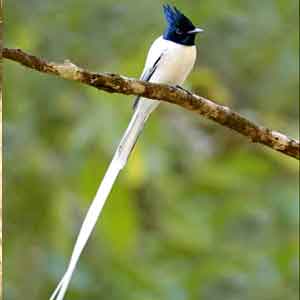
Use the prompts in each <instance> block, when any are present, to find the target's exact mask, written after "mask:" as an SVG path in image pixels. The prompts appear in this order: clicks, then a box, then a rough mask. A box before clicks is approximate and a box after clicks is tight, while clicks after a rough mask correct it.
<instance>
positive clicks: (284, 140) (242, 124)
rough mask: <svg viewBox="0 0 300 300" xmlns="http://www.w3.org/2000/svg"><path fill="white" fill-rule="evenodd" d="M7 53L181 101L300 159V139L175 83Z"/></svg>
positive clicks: (48, 68) (113, 89)
mask: <svg viewBox="0 0 300 300" xmlns="http://www.w3.org/2000/svg"><path fill="white" fill-rule="evenodd" d="M3 57H5V58H7V59H10V60H14V61H16V62H19V63H21V64H22V65H24V66H26V67H28V68H31V69H34V70H37V71H40V72H43V73H47V74H53V75H56V76H59V77H62V78H65V79H68V80H74V81H79V82H82V83H84V84H87V85H90V86H93V87H95V88H97V89H99V90H104V91H106V92H110V93H121V94H125V95H137V96H143V97H145V98H150V99H156V100H161V101H166V102H169V103H173V104H177V105H179V106H181V107H183V108H185V109H187V110H190V111H193V112H195V113H197V114H199V115H201V116H204V117H205V118H208V119H210V120H213V121H215V122H217V123H219V124H221V125H222V126H225V127H228V128H230V129H232V130H234V131H236V132H238V133H240V134H242V135H244V136H246V137H247V138H248V139H249V140H250V141H252V142H254V143H260V144H263V145H265V146H267V147H269V148H271V149H274V150H276V151H279V152H281V153H284V154H286V155H288V156H290V157H294V158H296V159H300V144H299V141H297V140H295V139H292V138H289V137H288V136H286V135H284V134H282V133H280V132H277V131H274V130H271V129H269V128H266V127H263V126H260V125H258V124H255V123H254V122H252V121H250V120H248V119H247V118H245V117H243V116H242V115H240V114H238V113H236V112H234V111H232V110H231V109H230V108H229V107H226V106H222V105H219V104H217V103H215V102H214V101H212V100H208V99H205V98H204V97H201V96H198V95H195V94H192V93H189V92H186V91H184V90H181V89H179V88H176V87H174V86H169V85H163V84H155V83H150V82H145V81H141V80H136V79H132V78H127V77H124V76H120V75H117V74H111V73H93V72H89V71H87V70H84V69H82V68H79V67H78V66H76V65H74V64H73V63H71V62H70V61H68V60H67V61H65V62H64V63H62V64H60V63H53V62H47V61H46V60H43V59H41V58H38V57H36V56H33V55H30V54H28V53H25V52H24V51H22V50H20V49H8V48H4V49H3Z"/></svg>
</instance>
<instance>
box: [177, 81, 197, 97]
mask: <svg viewBox="0 0 300 300" xmlns="http://www.w3.org/2000/svg"><path fill="white" fill-rule="evenodd" d="M176 87H177V88H178V89H180V90H182V91H184V92H186V93H188V94H189V95H190V96H193V93H191V92H190V91H188V90H186V89H185V88H184V87H182V86H181V85H178V84H177V85H176Z"/></svg>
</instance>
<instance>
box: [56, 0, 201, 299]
mask: <svg viewBox="0 0 300 300" xmlns="http://www.w3.org/2000/svg"><path fill="white" fill-rule="evenodd" d="M163 9H164V15H165V18H166V21H167V28H166V30H165V32H164V34H163V35H162V36H160V37H159V38H157V39H156V40H155V41H154V43H153V44H152V46H151V47H150V50H149V53H148V56H147V59H146V63H145V67H144V71H143V73H142V76H141V80H145V81H150V82H155V83H164V84H170V85H176V86H180V85H181V84H182V83H183V82H184V81H185V79H186V78H187V76H188V75H189V73H190V72H191V70H192V68H193V66H194V63H195V60H196V46H195V37H196V34H197V33H199V32H202V31H203V30H202V29H200V28H196V27H195V26H194V25H193V23H192V22H191V21H190V20H189V19H188V18H187V17H186V16H185V15H183V14H182V13H181V12H180V11H179V10H178V9H177V8H176V7H171V6H169V5H164V6H163ZM159 103H160V102H159V101H156V100H149V99H146V98H141V97H138V98H137V99H136V101H135V104H134V114H133V116H132V119H131V121H130V123H129V125H128V127H127V129H126V131H125V133H124V135H123V137H122V140H121V142H120V144H119V146H118V148H117V150H116V152H115V155H114V157H113V159H112V161H111V163H110V165H109V167H108V170H107V172H106V174H105V176H104V178H103V180H102V182H101V184H100V187H99V188H98V191H97V193H96V196H95V198H94V200H93V202H92V204H91V206H90V208H89V210H88V212H87V214H86V217H85V219H84V221H83V224H82V226H81V229H80V232H79V235H78V237H77V240H76V243H75V246H74V249H73V253H72V256H71V259H70V261H69V265H68V268H67V270H66V272H65V274H64V275H63V277H62V279H61V281H60V282H59V284H58V285H57V287H56V289H55V291H54V292H53V294H52V296H51V298H50V300H63V298H64V295H65V293H66V290H67V288H68V285H69V282H70V280H71V277H72V274H73V272H74V270H75V268H76V265H77V262H78V260H79V257H80V255H81V252H82V250H83V249H84V247H85V245H86V243H87V241H88V239H89V237H90V235H91V233H92V230H93V228H94V226H95V225H96V222H97V219H98V217H99V215H100V212H101V210H102V208H103V205H104V203H105V200H106V199H107V197H108V195H109V193H110V191H111V189H112V186H113V184H114V182H115V180H116V178H117V176H118V174H119V172H120V171H121V170H122V169H123V168H124V166H125V165H126V162H127V160H128V157H129V155H130V153H131V151H132V149H133V147H134V145H135V143H136V141H137V139H138V137H139V135H140V133H141V131H142V129H143V128H144V124H145V122H146V121H147V119H148V117H149V116H150V114H151V113H152V112H153V111H154V110H155V108H156V107H157V106H158V105H159Z"/></svg>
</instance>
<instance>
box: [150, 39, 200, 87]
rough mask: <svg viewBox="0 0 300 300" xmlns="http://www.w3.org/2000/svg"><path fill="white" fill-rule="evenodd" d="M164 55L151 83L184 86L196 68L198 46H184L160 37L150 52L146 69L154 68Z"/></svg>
mask: <svg viewBox="0 0 300 300" xmlns="http://www.w3.org/2000/svg"><path fill="white" fill-rule="evenodd" d="M162 53H163V56H162V59H161V61H159V64H158V67H157V70H156V71H155V72H154V74H153V76H152V78H151V80H150V81H151V82H156V83H166V84H171V85H180V84H182V83H183V82H184V81H185V79H186V78H187V76H188V75H189V73H190V72H191V70H192V68H193V66H194V63H195V60H196V46H184V45H180V44H176V43H174V42H171V41H168V40H165V39H163V38H162V37H159V38H158V39H156V40H155V41H154V43H153V44H152V46H151V48H150V50H149V53H148V57H147V60H146V65H145V69H147V68H149V67H151V66H153V64H154V63H155V61H156V60H157V58H158V57H159V56H160V55H161V54H162Z"/></svg>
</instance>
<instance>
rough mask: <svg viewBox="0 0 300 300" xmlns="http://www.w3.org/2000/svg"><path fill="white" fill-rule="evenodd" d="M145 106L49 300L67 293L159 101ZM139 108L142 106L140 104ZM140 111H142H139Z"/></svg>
mask: <svg viewBox="0 0 300 300" xmlns="http://www.w3.org/2000/svg"><path fill="white" fill-rule="evenodd" d="M142 101H143V102H144V103H143V104H144V105H138V107H137V108H136V110H135V112H134V114H133V116H132V119H131V121H130V123H129V125H128V127H127V129H126V131H125V134H124V135H123V138H122V140H121V142H120V144H119V146H118V148H117V150H116V152H115V155H114V157H113V159H112V161H111V163H110V165H109V167H108V169H107V171H106V174H105V176H104V178H103V180H102V182H101V184H100V186H99V188H98V191H97V193H96V196H95V198H94V200H93V202H92V204H91V205H90V207H89V209H88V212H87V214H86V216H85V219H84V221H83V223H82V226H81V229H80V232H79V235H78V237H77V240H76V243H75V246H74V249H73V253H72V256H71V259H70V261H69V265H68V268H67V270H66V272H65V274H64V275H63V277H62V279H61V281H60V282H59V284H58V285H57V287H56V289H55V290H54V292H53V294H52V295H51V297H50V300H63V298H64V295H65V293H66V291H67V288H68V285H69V283H70V281H71V278H72V275H73V272H74V270H75V268H76V265H77V262H78V260H79V258H80V255H81V252H82V251H83V249H84V247H85V245H86V243H87V241H88V239H89V237H90V235H91V233H92V231H93V228H94V227H95V225H96V222H97V219H98V217H99V215H100V213H101V210H102V208H103V206H104V204H105V201H106V199H107V197H108V195H109V193H110V191H111V189H112V186H113V184H114V182H115V180H116V178H117V176H118V174H119V172H120V171H121V170H122V169H123V167H124V166H125V165H126V162H127V160H128V157H129V155H130V153H131V150H132V149H133V147H134V145H135V143H136V141H137V139H138V137H139V134H140V133H141V131H142V129H143V127H144V123H145V122H146V120H147V118H148V117H149V115H150V113H151V112H152V111H153V110H154V109H155V108H156V106H157V105H158V104H159V102H158V101H152V100H145V99H143V100H142ZM140 104H141V103H140ZM140 108H141V109H140Z"/></svg>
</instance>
